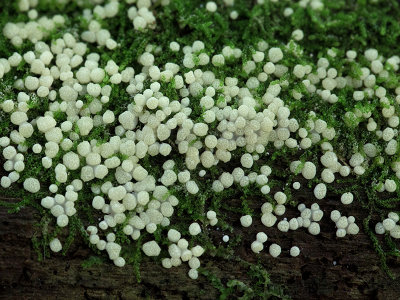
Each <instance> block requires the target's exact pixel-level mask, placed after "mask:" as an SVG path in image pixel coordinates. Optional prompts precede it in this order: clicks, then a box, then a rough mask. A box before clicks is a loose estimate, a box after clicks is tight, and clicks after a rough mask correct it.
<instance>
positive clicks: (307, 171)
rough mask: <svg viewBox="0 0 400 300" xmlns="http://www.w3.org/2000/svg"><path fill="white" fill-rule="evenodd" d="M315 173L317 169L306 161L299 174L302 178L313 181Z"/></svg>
mask: <svg viewBox="0 0 400 300" xmlns="http://www.w3.org/2000/svg"><path fill="white" fill-rule="evenodd" d="M316 173H317V168H316V167H315V165H314V164H313V163H312V162H310V161H306V162H305V163H304V167H303V170H302V171H301V174H302V175H303V176H304V178H305V179H313V178H314V177H315V174H316Z"/></svg>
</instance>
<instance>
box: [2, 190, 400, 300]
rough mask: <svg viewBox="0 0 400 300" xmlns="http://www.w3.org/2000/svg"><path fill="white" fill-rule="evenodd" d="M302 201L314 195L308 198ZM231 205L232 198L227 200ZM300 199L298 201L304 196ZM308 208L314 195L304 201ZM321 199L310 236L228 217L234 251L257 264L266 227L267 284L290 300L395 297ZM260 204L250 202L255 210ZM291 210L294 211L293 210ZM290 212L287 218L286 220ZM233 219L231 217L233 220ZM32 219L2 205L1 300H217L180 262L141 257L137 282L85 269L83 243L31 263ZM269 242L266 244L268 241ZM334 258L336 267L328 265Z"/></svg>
mask: <svg viewBox="0 0 400 300" xmlns="http://www.w3.org/2000/svg"><path fill="white" fill-rule="evenodd" d="M308 199H312V198H311V197H310V198H308ZM231 201H233V202H235V200H231ZM302 201H303V200H302ZM304 201H305V202H306V203H307V204H308V205H309V204H310V203H311V202H310V201H312V200H310V201H309V200H304ZM323 201H324V202H323V204H321V203H322V201H320V204H321V207H322V209H323V210H324V213H325V216H324V218H323V220H322V221H321V223H320V224H321V234H320V235H319V236H311V235H310V234H308V232H306V231H305V230H304V229H300V230H297V231H295V232H289V233H286V234H284V233H281V232H278V231H277V230H276V228H274V229H271V228H269V229H265V227H263V225H262V224H261V223H260V222H259V221H258V220H255V222H254V223H253V224H254V225H253V226H251V227H250V228H242V227H241V226H240V225H239V222H238V221H235V222H233V224H234V227H235V232H234V234H235V235H237V234H242V235H243V241H242V242H241V246H239V247H237V251H236V255H238V256H239V257H241V258H242V259H244V260H247V261H248V262H253V263H256V262H257V259H258V258H257V256H256V255H255V254H254V253H252V252H251V250H250V243H251V241H252V240H253V239H254V237H255V234H256V233H257V232H258V231H262V230H263V231H265V232H267V234H268V236H269V241H271V242H276V243H278V244H280V245H281V246H282V250H283V253H282V255H281V256H280V257H279V258H277V259H273V258H271V257H270V256H269V255H268V254H267V251H265V250H264V251H263V252H262V253H261V254H260V255H259V258H260V260H261V262H262V264H263V265H264V266H265V268H266V269H267V271H268V272H269V273H270V276H271V280H272V282H273V283H275V284H278V285H281V286H282V287H284V289H285V291H286V293H287V294H288V295H290V296H291V297H292V298H294V299H399V297H400V283H399V281H398V280H391V279H390V278H389V277H388V276H387V275H385V274H384V273H383V272H382V270H381V268H380V262H379V259H378V256H377V255H376V253H375V251H374V250H373V248H372V245H371V242H370V240H369V238H368V237H367V236H366V234H365V233H363V231H361V232H360V233H359V234H358V235H357V236H346V237H345V238H342V239H337V238H336V236H335V229H334V224H333V223H332V222H331V221H330V220H329V213H330V211H331V210H332V209H333V208H335V207H336V206H337V200H336V199H335V200H329V198H328V199H327V200H323ZM257 206H258V207H259V204H255V207H257ZM340 207H341V209H343V211H345V212H344V214H346V215H350V214H351V215H354V216H355V217H356V222H357V223H358V224H359V225H360V227H361V226H362V219H363V218H364V217H365V215H366V212H365V211H363V210H360V209H358V208H357V205H355V204H353V205H350V206H348V207H346V209H344V208H343V206H340ZM291 213H292V214H293V215H295V214H297V212H294V211H292V212H291ZM291 213H290V212H288V215H287V217H291ZM238 217H239V216H232V220H238ZM35 221H37V216H36V213H35V211H34V210H33V209H31V208H25V209H22V210H21V211H20V212H19V213H18V214H8V213H7V210H6V209H5V208H0V298H5V299H55V298H57V299H82V298H86V299H143V298H150V299H216V298H218V294H219V293H218V291H217V290H216V289H215V288H214V287H212V286H211V284H210V282H209V281H208V280H207V279H205V278H204V277H202V276H200V277H199V279H198V280H191V279H189V278H188V276H187V271H188V267H187V264H186V265H182V266H180V267H178V268H173V269H171V270H165V269H163V268H162V267H161V266H160V264H157V263H154V262H152V261H144V262H143V263H142V264H141V276H142V282H141V283H137V281H136V278H135V276H134V275H133V269H132V267H131V266H127V267H125V268H117V267H115V266H114V265H112V264H111V263H106V264H102V265H97V266H93V267H90V268H88V269H85V268H83V267H82V265H81V264H82V262H83V261H84V260H85V259H87V258H88V257H89V256H90V255H91V250H89V249H88V248H87V246H85V245H83V244H79V243H78V245H74V246H73V247H72V248H71V250H70V251H69V252H68V254H67V255H66V256H62V255H61V254H53V255H52V257H51V258H50V259H45V260H44V261H42V262H39V261H37V254H36V253H35V252H34V251H33V248H32V243H31V238H32V235H33V234H34V231H35V228H34V227H33V224H34V223H35ZM211 230H212V232H211V234H212V236H213V239H214V241H215V243H222V240H221V238H222V235H223V233H222V232H220V231H218V230H216V228H212V229H211ZM267 244H268V242H267ZM292 245H297V246H299V247H300V249H301V254H300V256H299V257H297V258H291V257H290V256H289V254H288V250H289V248H290V247H291V246H292ZM334 262H336V265H335V264H334ZM202 265H203V266H206V267H207V268H209V269H211V270H212V271H213V272H214V273H216V274H218V276H219V277H220V278H222V279H223V281H225V282H226V281H227V280H229V279H233V278H236V279H239V280H243V281H244V282H246V280H247V277H248V276H247V269H244V268H243V267H241V266H240V265H239V264H236V263H231V264H230V263H228V262H227V261H225V260H221V259H220V258H213V257H209V256H205V257H204V258H203V259H202ZM389 267H390V268H391V269H392V271H393V272H394V273H395V274H396V275H399V274H400V261H399V260H397V261H395V260H390V261H389Z"/></svg>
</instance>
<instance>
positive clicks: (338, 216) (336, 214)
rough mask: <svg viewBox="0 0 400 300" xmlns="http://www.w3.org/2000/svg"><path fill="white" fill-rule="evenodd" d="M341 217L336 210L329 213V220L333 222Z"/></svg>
mask: <svg viewBox="0 0 400 300" xmlns="http://www.w3.org/2000/svg"><path fill="white" fill-rule="evenodd" d="M340 217H341V214H340V212H339V211H338V210H332V212H331V220H332V221H333V222H335V223H336V222H337V221H338V220H339V218H340Z"/></svg>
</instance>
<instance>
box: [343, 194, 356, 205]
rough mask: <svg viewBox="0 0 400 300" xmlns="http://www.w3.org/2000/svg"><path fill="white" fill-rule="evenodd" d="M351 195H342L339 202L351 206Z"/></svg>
mask: <svg viewBox="0 0 400 300" xmlns="http://www.w3.org/2000/svg"><path fill="white" fill-rule="evenodd" d="M353 198H354V197H353V194H352V193H350V192H348V193H344V194H343V195H342V196H341V197H340V201H341V202H342V203H343V204H344V205H348V204H351V203H352V202H353Z"/></svg>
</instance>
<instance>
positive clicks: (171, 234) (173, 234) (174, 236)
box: [168, 229, 181, 243]
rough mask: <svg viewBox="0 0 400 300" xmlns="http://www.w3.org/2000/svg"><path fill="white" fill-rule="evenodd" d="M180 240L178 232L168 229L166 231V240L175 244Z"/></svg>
mask: <svg viewBox="0 0 400 300" xmlns="http://www.w3.org/2000/svg"><path fill="white" fill-rule="evenodd" d="M180 238H181V233H180V232H179V231H178V230H175V229H170V230H169V231H168V239H169V240H170V241H171V242H173V243H177V242H178V241H179V240H180Z"/></svg>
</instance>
